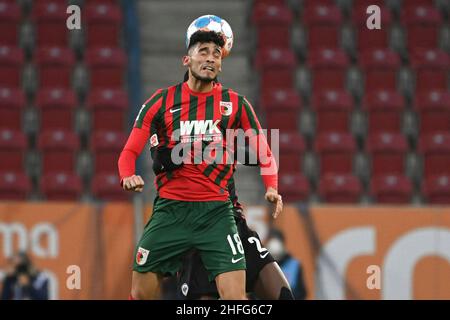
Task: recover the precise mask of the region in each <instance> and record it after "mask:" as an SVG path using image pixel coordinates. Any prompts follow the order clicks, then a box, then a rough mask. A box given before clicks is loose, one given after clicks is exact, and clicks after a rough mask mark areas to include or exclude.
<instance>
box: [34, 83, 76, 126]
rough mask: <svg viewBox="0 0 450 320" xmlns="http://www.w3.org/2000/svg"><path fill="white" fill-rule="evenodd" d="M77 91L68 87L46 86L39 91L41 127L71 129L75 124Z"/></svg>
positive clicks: (38, 103)
mask: <svg viewBox="0 0 450 320" xmlns="http://www.w3.org/2000/svg"><path fill="white" fill-rule="evenodd" d="M76 105H77V99H76V96H75V92H73V91H72V90H70V89H66V88H44V89H41V90H40V91H39V92H38V93H37V97H36V106H37V107H38V109H39V111H40V119H41V129H43V130H47V129H69V130H70V129H71V128H72V127H73V124H74V108H75V107H76Z"/></svg>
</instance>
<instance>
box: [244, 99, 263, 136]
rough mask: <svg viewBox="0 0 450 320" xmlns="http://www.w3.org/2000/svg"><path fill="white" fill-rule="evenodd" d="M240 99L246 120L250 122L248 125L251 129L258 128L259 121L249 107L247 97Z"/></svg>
mask: <svg viewBox="0 0 450 320" xmlns="http://www.w3.org/2000/svg"><path fill="white" fill-rule="evenodd" d="M242 100H243V107H244V113H245V114H246V116H247V118H248V121H249V122H250V127H251V128H252V129H255V130H258V129H259V128H260V125H259V122H258V120H257V118H256V115H255V113H254V111H253V108H252V107H251V105H250V103H249V102H248V101H247V99H245V98H244V99H242Z"/></svg>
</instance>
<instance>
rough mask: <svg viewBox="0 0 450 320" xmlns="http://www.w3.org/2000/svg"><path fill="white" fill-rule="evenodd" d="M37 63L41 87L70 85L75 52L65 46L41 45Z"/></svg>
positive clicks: (37, 52)
mask: <svg viewBox="0 0 450 320" xmlns="http://www.w3.org/2000/svg"><path fill="white" fill-rule="evenodd" d="M35 63H36V66H37V70H38V75H39V76H38V82H39V86H40V87H66V88H68V87H70V85H71V80H72V69H73V66H74V64H75V54H74V53H73V51H72V50H71V49H70V48H65V47H56V46H53V47H39V48H37V50H36V58H35Z"/></svg>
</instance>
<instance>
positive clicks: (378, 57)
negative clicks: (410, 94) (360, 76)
mask: <svg viewBox="0 0 450 320" xmlns="http://www.w3.org/2000/svg"><path fill="white" fill-rule="evenodd" d="M359 65H360V67H361V69H362V70H363V71H364V78H365V79H364V80H365V81H364V82H365V90H368V89H370V90H376V89H386V90H395V89H396V88H397V72H398V70H399V68H400V66H401V61H400V56H399V55H398V54H397V53H396V52H394V51H392V50H390V49H376V50H368V51H364V52H362V53H361V54H360V62H359Z"/></svg>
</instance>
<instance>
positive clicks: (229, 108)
mask: <svg viewBox="0 0 450 320" xmlns="http://www.w3.org/2000/svg"><path fill="white" fill-rule="evenodd" d="M232 112H233V102H227V101H220V114H221V115H223V116H229V115H231V113H232Z"/></svg>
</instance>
